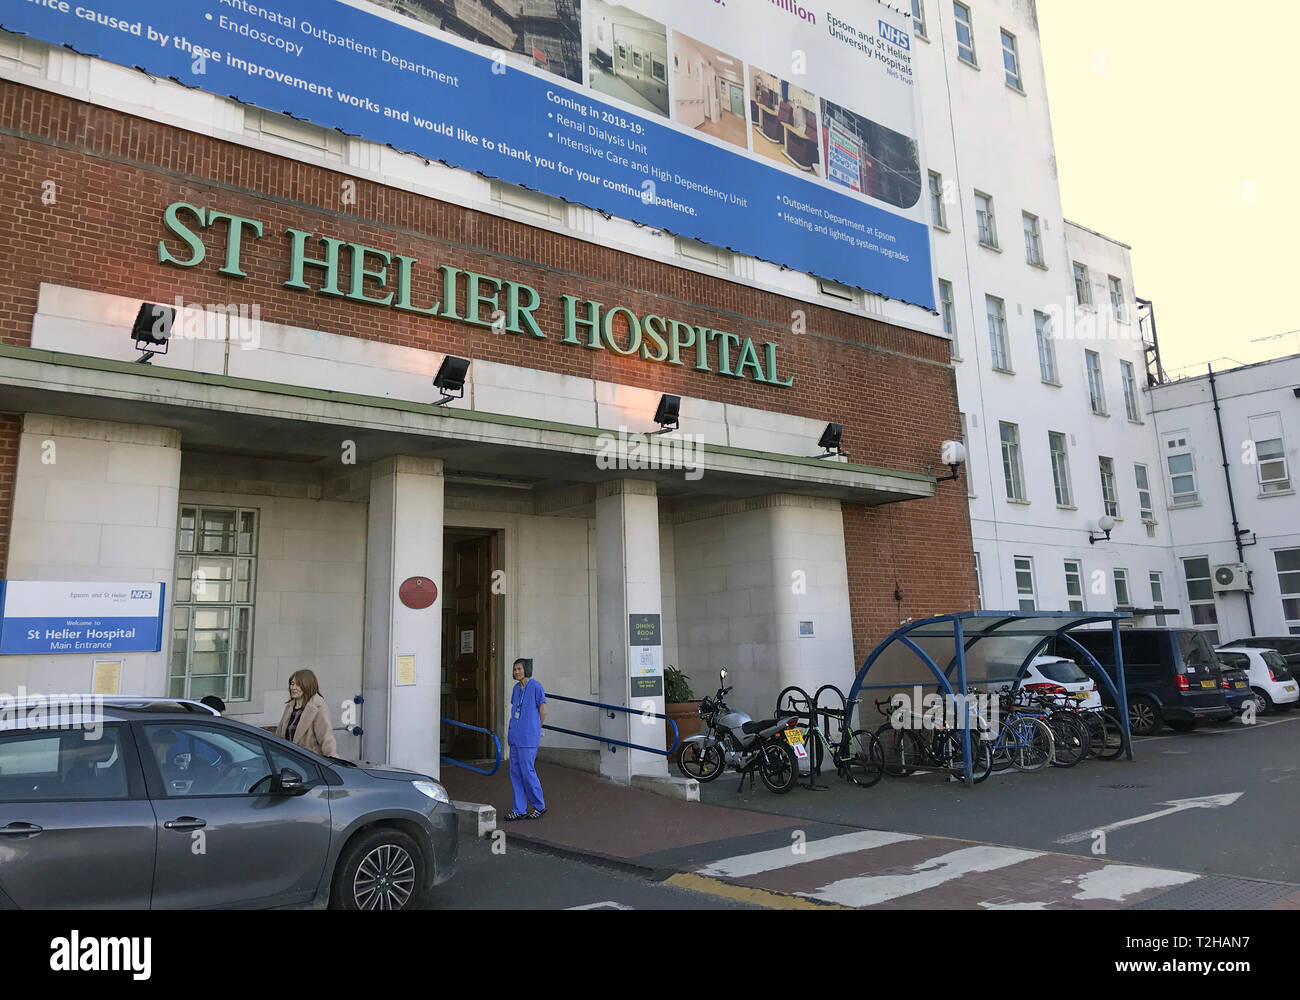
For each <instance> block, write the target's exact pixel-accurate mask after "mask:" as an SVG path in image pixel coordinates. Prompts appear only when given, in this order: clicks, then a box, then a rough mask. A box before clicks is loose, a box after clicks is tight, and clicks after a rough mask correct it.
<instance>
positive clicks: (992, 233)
mask: <svg viewBox="0 0 1300 1000" xmlns="http://www.w3.org/2000/svg"><path fill="white" fill-rule="evenodd" d="M975 224H976V226H977V227H978V228H979V238H980V243H981V244H982V245H984V246H986V247H991V248H992V249H994V250H996V249H997V248H998V227H997V222H996V221H995V219H994V217H993V198H992V196H990V195H987V194H982V193H981V192H979V191H976V192H975Z"/></svg>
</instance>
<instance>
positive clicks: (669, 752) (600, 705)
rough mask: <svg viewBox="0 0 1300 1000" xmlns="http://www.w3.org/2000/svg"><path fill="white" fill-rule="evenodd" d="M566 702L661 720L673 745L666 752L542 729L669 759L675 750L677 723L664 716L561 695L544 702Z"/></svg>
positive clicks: (549, 727)
mask: <svg viewBox="0 0 1300 1000" xmlns="http://www.w3.org/2000/svg"><path fill="white" fill-rule="evenodd" d="M552 699H554V700H555V701H567V702H572V703H573V704H574V705H590V706H592V707H593V708H604V709H607V710H609V711H611V712H624V713H626V714H628V715H639V716H641V717H642V718H647V717H653V718H656V719H663V720H664V721H665V722H667V723H668V725H670V726H672V727H673V743H672V746H670V747H669V748H668V749H667V750H660V749H659V748H657V747H643V746H640V745H638V744H636V743H624V742H623V741H622V740H616V739H612V738H611V737H608V736H593V735H592V734H591V733H580V732H578V731H577V730H574V729H561V728H560V727H559V726H542V728H543V729H549V730H551V732H553V733H564V734H566V735H568V736H577V737H579V738H580V739H584V740H595V741H596V742H597V743H608V744H609V745H610V746H620V747H627V748H628V749H629V750H644V751H645V752H646V753H657V754H659V755H660V756H661V757H671V756H672V754H673V751H674V750H676V749H677V741H678V739H679V738H680V736H681V731H680V730H679V729H678V728H677V723H676V722H674V721H673V720H672V719H670V718H668V716H666V715H660V714H659V713H658V712H638V711H637V710H636V709H634V708H627V707H626V706H624V705H606V704H605V703H604V702H600V701H586V700H584V699H582V698H566V697H565V696H564V695H561V694H548V695H547V696H546V700H547V701H550V700H552Z"/></svg>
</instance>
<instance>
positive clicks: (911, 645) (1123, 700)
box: [847, 611, 1133, 785]
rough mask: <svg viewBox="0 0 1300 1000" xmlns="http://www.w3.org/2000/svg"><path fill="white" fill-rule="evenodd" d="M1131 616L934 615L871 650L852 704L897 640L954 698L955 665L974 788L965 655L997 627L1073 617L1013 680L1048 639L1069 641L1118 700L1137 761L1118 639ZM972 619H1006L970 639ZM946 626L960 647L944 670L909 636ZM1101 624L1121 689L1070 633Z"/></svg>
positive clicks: (967, 769) (1048, 635) (966, 769)
mask: <svg viewBox="0 0 1300 1000" xmlns="http://www.w3.org/2000/svg"><path fill="white" fill-rule="evenodd" d="M1131 617H1132V616H1131V615H1129V614H1127V613H1121V612H1114V613H1100V612H1097V613H1093V614H1084V615H1082V616H1081V615H1080V613H1079V612H1077V611H963V612H960V613H957V614H948V615H935V616H934V617H933V618H922V619H920V620H918V621H913V622H908V623H907V624H906V625H904V626H902V627H901V628H898V629H895V630H894V631H893V632H892V633H891V634H890V635H889V636H888V637H887V638H886V639H885V640H884V641H883V642H881V643H880V645H878V646H877V647H876V648H875V649H874V650H872V651H871V655H870V656H868V657H867V659H866V661H865V662H864V663H863V664H862V666H861V667H860V668H859V669H858V672H857V675H856V676H855V677H854V678H853V687H851V688H850V689H849V693H848V698H847V700H848V701H850V702H852V701H854V700H855V699H856V698H857V697H858V694H859V693H860V692H861V691H862V689H863V687H864V686H866V685H864V684H863V681H864V680H865V679H866V676H867V674H868V672H870V670H871V667H872V665H873V664H874V663H875V662H876V660H877V659H879V658H880V654H881V653H883V652H884V651H885V650H886V649H888V648H889V647H890V645H892V644H893V643H895V642H900V643H902V644H903V645H904V646H906V647H907V648H908V649H910V650H911V651H912V652H913V653H915V654H916V655H917V656H918V657H919V658H920V660H921V662H922V663H924V664H925V665H926V666H927V667H929V668H930V672H931V673H932V674H934V676H935V679H936V680H937V681H938V688H939V690H940V691H941V692H943V693H944V694H946V695H953V694H956V693H957V692H956V691H954V690H953V687H952V683H951V681H950V680H949V678H950V676H951V674H952V669H953V667H954V666H955V667H956V668H957V678H956V679H957V684H958V689H959V691H960V693H961V695H962V696H963V697H962V703H963V713H962V723H963V725H962V741H961V743H962V754H963V756H964V758H965V759H964V760H963V767H962V773H963V775H964V778H965V781H966V784H967V785H969V784H971V741H970V702H969V700H968V699H967V698H966V697H965V696H966V694H967V686H966V653H967V652H968V651H969V650H970V649H971V648H972V647H974V645H975V644H976V643H977V642H979V641H980V640H981V639H985V638H988V637H989V636H994V635H996V634H997V631H998V629H1000V628H1002V627H1004V626H1006V625H1009V624H1011V623H1012V622H1016V621H1023V620H1024V619H1026V618H1068V619H1070V623H1069V624H1068V625H1066V626H1064V627H1062V628H1059V629H1055V630H1050V629H1046V628H1045V630H1044V631H1043V638H1042V641H1041V642H1039V643H1037V644H1036V645H1035V646H1034V648H1033V650H1032V651H1031V652H1030V654H1029V655H1028V656H1027V657H1025V659H1024V661H1023V662H1022V663H1021V664H1020V669H1019V671H1017V673H1016V676H1015V679H1014V685H1015V686H1017V687H1018V686H1019V682H1020V679H1021V678H1023V677H1024V676H1025V674H1026V673H1027V672H1028V670H1029V665H1030V664H1031V663H1032V662H1033V660H1034V657H1036V656H1038V655H1039V653H1040V651H1041V650H1042V649H1043V648H1044V647H1045V646H1046V645H1047V643H1048V642H1049V641H1051V640H1052V639H1053V638H1057V637H1061V638H1064V639H1065V640H1066V641H1067V642H1069V643H1070V645H1071V646H1072V647H1073V648H1074V649H1076V650H1078V651H1079V652H1081V653H1083V655H1084V657H1085V659H1086V662H1087V663H1088V665H1089V666H1090V667H1091V670H1090V671H1089V672H1090V673H1093V674H1094V675H1095V679H1096V680H1098V681H1100V682H1101V683H1102V684H1104V685H1105V686H1106V689H1107V690H1108V691H1110V693H1111V695H1112V696H1113V697H1114V698H1115V704H1116V705H1117V706H1118V707H1119V713H1120V721H1121V723H1122V724H1123V727H1122V728H1123V739H1124V749H1125V752H1126V754H1127V756H1128V759H1129V760H1132V759H1133V742H1132V739H1131V737H1130V735H1129V718H1128V698H1127V687H1126V685H1125V683H1124V657H1123V653H1122V651H1121V649H1120V638H1119V636H1120V632H1119V623H1120V621H1121V620H1122V619H1125V618H1131ZM971 618H1001V619H1003V621H1000V622H998V623H997V624H996V625H993V626H991V627H990V628H987V629H985V630H984V631H983V632H981V633H979V634H978V635H974V636H971V637H970V638H969V639H967V638H966V630H965V626H964V625H963V624H962V623H963V622H964V621H965V620H967V619H971ZM945 622H951V623H952V631H953V646H954V649H955V653H954V655H953V658H952V659H951V660H950V661H949V662H948V667H947V669H946V670H944V671H942V672H941V671H940V670H939V666H938V664H936V663H935V662H934V660H933V659H931V658H930V656H929V654H927V653H926V652H925V650H923V649H922V648H921V647H920V646H918V645H917V644H916V643H915V642H913V641H912V639H911V638H910V637H909V633H911V632H914V631H916V630H918V629H921V628H933V627H934V626H936V625H942V624H944V623H945ZM1098 622H1109V623H1110V626H1111V637H1112V642H1113V645H1114V651H1115V675H1116V678H1117V681H1118V686H1116V682H1114V681H1112V680H1111V678H1110V676H1109V674H1107V673H1106V671H1105V670H1104V669H1102V666H1101V664H1100V663H1098V662H1097V660H1096V659H1095V658H1094V657H1093V656H1092V655H1091V654H1090V653H1088V651H1087V650H1086V649H1084V648H1083V646H1081V645H1080V644H1079V643H1078V642H1076V641H1075V640H1074V639H1073V638H1072V637H1071V636H1070V635H1069V634H1068V630H1069V629H1074V628H1077V627H1079V626H1080V625H1092V624H1096V623H1098ZM900 684H901V682H896V683H893V684H888V685H871V687H873V688H875V687H882V688H884V687H887V688H896V687H899V686H900Z"/></svg>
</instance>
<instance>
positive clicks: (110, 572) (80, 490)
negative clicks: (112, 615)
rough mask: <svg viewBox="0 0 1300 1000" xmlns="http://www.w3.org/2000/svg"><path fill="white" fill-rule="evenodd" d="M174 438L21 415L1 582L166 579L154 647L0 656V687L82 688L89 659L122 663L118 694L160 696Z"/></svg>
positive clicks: (175, 475)
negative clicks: (159, 629) (159, 642)
mask: <svg viewBox="0 0 1300 1000" xmlns="http://www.w3.org/2000/svg"><path fill="white" fill-rule="evenodd" d="M180 476H181V436H180V433H179V432H178V431H175V430H172V429H170V428H166V427H147V426H142V425H137V424H120V423H110V422H108V421H103V420H84V419H80V418H75V417H56V416H49V415H46V414H40V413H28V414H26V415H25V416H24V417H23V430H22V437H21V438H20V440H19V445H18V466H17V473H16V475H15V479H14V503H13V522H12V525H11V528H10V535H9V563H8V567H7V571H6V574H5V575H6V577H7V578H8V579H10V580H59V581H69V582H83V581H84V582H87V583H91V582H96V581H100V582H105V583H110V582H111V583H156V582H163V583H166V585H167V600H166V605H165V607H166V610H165V612H164V616H163V630H162V636H163V638H162V649H161V651H159V652H156V653H115V654H109V653H100V654H93V653H85V654H81V653H70V654H63V655H58V656H6V657H4V660H3V663H0V690H4V691H11V692H12V691H16V690H17V689H18V687H20V686H22V687H26V688H27V689H28V690H29V691H33V692H35V691H45V692H53V691H67V692H79V691H89V690H90V685H91V679H92V676H93V673H94V661H95V660H96V659H112V660H121V661H122V673H121V681H120V685H119V690H120V692H121V693H122V694H141V695H150V696H158V697H161V696H165V695H166V694H167V663H168V658H169V655H170V652H169V647H170V645H171V605H172V599H173V594H172V583H173V576H174V575H175V570H176V516H177V505H178V502H179V496H180Z"/></svg>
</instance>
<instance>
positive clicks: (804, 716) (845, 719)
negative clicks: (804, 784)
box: [776, 684, 851, 792]
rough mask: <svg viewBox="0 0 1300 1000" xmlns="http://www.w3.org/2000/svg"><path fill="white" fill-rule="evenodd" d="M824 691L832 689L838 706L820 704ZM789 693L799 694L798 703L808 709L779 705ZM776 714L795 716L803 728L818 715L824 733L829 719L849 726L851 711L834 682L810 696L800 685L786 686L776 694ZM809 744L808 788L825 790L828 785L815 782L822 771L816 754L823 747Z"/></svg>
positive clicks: (842, 693)
mask: <svg viewBox="0 0 1300 1000" xmlns="http://www.w3.org/2000/svg"><path fill="white" fill-rule="evenodd" d="M825 691H833V692H834V693H835V694H836V695H837V696H838V697H839V700H840V707H839V708H831V707H830V706H829V705H827V706H823V705H822V703H821V699H822V693H823V692H825ZM791 693H795V694H798V695H800V696H801V697H800V698H799V701H800V703H802V704H804V705H806V706H808V710H807V711H806V712H801V711H799V710H798V709H796V708H782V707H781V702H782V701H783V700H784V698H785V696H786V695H788V694H791ZM776 714H777V716H781V715H793V716H795V717H796V718H798V719H799V720H800V722H801V723H803V724H804V728H805V729H811V728H812V726H813V723H814V720H816V719H817V717H818V716H820V717H821V720H822V724H821V726H820V727H818V728H819V729H820V730H821V732H822V734H823V735H825V734H826V733H827V731H828V730H829V729H830V721H831V719H836V720H838V721H839V724H840V726H841V727H845V726H849V725H850V722H851V720H850V719H849V715H850V714H851V713H850V712H849V705H848V699H846V698H845V697H844V692H843V691H841V690H840V689H839V688H837V687H836V686H835V685H834V684H823V685H822V686H821V687H819V688H818V689H817V693H816V694H815V695H812V696H811V697H809V695H808V692H807V691H805V690H804V689H803V688H801V687H788V688H786V689H785V690H784V691H782V692H781V694H780V695H778V696H777V699H776ZM825 738H826V741H827V742H828V743H829V742H831V740H830V737H829V736H825ZM810 746H811V749H810V750H809V753H808V789H809V790H810V791H818V792H824V791H827V790H829V788H830V786H829V785H819V784H817V779H818V778H819V777H821V772H822V769H821V764H820V763H819V762H818V754H819V753H820V752H823V748H822V746H821V744H820V743H817V744H815V745H810Z"/></svg>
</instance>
